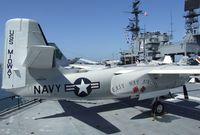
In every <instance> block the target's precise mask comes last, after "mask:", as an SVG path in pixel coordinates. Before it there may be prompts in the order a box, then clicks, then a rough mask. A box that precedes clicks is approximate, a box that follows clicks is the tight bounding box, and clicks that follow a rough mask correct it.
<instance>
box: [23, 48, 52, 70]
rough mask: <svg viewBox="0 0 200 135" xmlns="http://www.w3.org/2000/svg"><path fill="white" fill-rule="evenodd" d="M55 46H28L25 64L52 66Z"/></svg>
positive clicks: (30, 66)
mask: <svg viewBox="0 0 200 135" xmlns="http://www.w3.org/2000/svg"><path fill="white" fill-rule="evenodd" d="M54 50H55V47H53V46H42V45H36V46H31V47H29V48H28V54H27V57H26V59H25V62H24V66H25V67H28V68H39V69H45V68H52V66H53V59H54Z"/></svg>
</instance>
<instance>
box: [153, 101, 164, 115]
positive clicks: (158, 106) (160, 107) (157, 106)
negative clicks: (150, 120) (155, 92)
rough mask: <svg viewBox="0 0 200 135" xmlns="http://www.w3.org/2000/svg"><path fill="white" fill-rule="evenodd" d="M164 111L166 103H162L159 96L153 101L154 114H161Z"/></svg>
mask: <svg viewBox="0 0 200 135" xmlns="http://www.w3.org/2000/svg"><path fill="white" fill-rule="evenodd" d="M164 111H165V106H164V104H163V103H161V101H159V98H155V99H154V100H153V103H152V114H153V115H154V116H155V115H158V116H161V115H163V114H164Z"/></svg>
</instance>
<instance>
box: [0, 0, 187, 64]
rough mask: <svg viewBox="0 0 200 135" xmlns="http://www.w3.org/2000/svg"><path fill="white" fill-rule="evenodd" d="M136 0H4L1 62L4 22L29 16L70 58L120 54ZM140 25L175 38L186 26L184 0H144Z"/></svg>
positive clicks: (0, 25)
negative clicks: (143, 13) (145, 13)
mask: <svg viewBox="0 0 200 135" xmlns="http://www.w3.org/2000/svg"><path fill="white" fill-rule="evenodd" d="M132 1H133V0H1V4H0V62H2V60H3V48H4V47H3V46H4V29H5V28H4V25H5V22H6V21H7V20H8V19H12V18H30V19H34V20H36V21H37V22H39V24H40V25H41V27H42V29H43V32H44V34H45V36H46V38H47V40H48V42H54V43H56V44H57V46H58V47H59V48H60V49H61V51H62V52H63V53H64V55H65V56H66V57H68V58H74V57H83V58H87V59H90V60H97V61H100V60H105V59H112V58H115V59H116V58H118V56H119V51H120V50H126V49H128V44H127V43H126V36H125V35H126V31H125V28H126V26H127V25H128V24H129V22H128V18H129V17H131V15H130V14H128V13H126V11H130V10H131V6H132V4H131V3H132ZM141 3H142V4H141V9H142V10H144V11H146V12H147V13H148V16H144V15H140V26H141V27H142V28H144V27H145V30H146V31H161V32H169V31H170V14H172V18H173V19H172V20H173V31H174V41H178V40H181V38H182V37H183V36H184V34H185V30H184V18H183V15H184V11H183V7H184V0H141Z"/></svg>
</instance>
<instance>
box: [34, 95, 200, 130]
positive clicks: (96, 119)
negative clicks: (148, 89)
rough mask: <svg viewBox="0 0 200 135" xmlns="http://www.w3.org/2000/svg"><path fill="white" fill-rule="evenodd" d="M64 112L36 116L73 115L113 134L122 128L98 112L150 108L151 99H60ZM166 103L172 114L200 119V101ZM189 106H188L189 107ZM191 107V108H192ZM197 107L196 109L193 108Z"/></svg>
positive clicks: (141, 116)
mask: <svg viewBox="0 0 200 135" xmlns="http://www.w3.org/2000/svg"><path fill="white" fill-rule="evenodd" d="M58 102H59V104H60V105H61V107H62V108H63V110H64V112H63V113H60V114H54V115H50V116H46V117H40V118H36V120H39V119H48V118H58V117H68V116H72V117H74V118H76V119H77V120H80V121H82V122H84V123H85V124H87V125H89V126H91V127H93V128H95V129H97V130H100V131H102V132H104V133H106V134H112V133H117V132H120V129H119V128H117V127H116V126H114V125H113V124H112V123H110V122H109V121H107V120H106V119H104V118H103V117H102V116H100V115H99V114H98V113H100V112H106V111H112V110H118V109H124V108H129V107H135V106H141V107H144V108H150V104H151V100H144V101H137V100H136V99H131V100H130V99H129V98H125V99H120V100H119V102H115V103H109V104H104V105H99V106H94V107H89V108H87V107H84V106H82V105H79V104H77V103H75V102H70V101H66V100H59V101H58ZM163 103H164V104H165V105H166V111H167V113H170V114H175V115H178V116H183V117H187V118H191V119H195V120H199V121H200V109H196V108H195V107H196V106H198V105H200V103H196V102H192V101H185V100H183V101H180V102H178V103H170V104H169V102H168V101H164V102H163ZM187 106H188V107H187ZM190 108H191V109H190ZM192 108H195V109H192ZM178 116H172V115H169V114H165V115H164V116H162V117H160V118H157V119H156V120H157V121H159V122H165V123H169V122H171V121H173V120H176V119H180V117H178ZM150 117H152V115H151V111H150V110H147V111H141V113H140V114H138V115H136V116H134V117H132V118H130V120H137V119H145V118H150Z"/></svg>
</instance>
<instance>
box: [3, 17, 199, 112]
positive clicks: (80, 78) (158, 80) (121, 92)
mask: <svg viewBox="0 0 200 135" xmlns="http://www.w3.org/2000/svg"><path fill="white" fill-rule="evenodd" d="M57 53H58V51H57V48H56V46H52V45H50V44H49V43H48V42H47V40H46V38H45V36H44V34H43V32H42V29H41V27H40V25H39V24H38V23H37V22H36V21H34V20H31V19H21V18H17V19H11V20H8V21H7V22H6V28H5V46H4V63H3V64H4V65H3V81H2V88H3V89H6V90H7V91H9V92H13V93H15V94H17V95H20V96H24V97H33V98H41V99H68V100H97V99H110V98H123V97H132V98H138V99H139V100H144V99H149V98H154V99H158V97H159V96H163V95H167V94H168V93H169V89H171V88H175V87H179V86H183V85H184V84H185V83H186V82H187V81H188V80H189V75H194V74H200V69H199V67H197V66H196V67H192V66H188V67H187V66H175V65H174V66H173V65H162V66H150V65H149V66H148V65H146V66H131V67H113V68H104V69H99V70H94V71H88V72H81V73H80V72H70V69H65V68H63V67H61V66H59V65H58V64H57V62H56V61H57V59H58V57H57V56H58V54H57ZM163 111H164V106H163V104H162V103H160V102H159V101H158V100H154V105H153V112H155V113H157V114H161V113H163Z"/></svg>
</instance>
